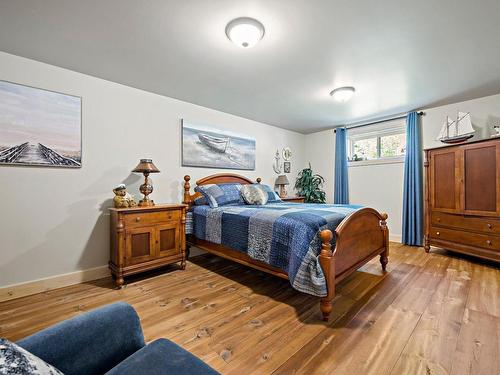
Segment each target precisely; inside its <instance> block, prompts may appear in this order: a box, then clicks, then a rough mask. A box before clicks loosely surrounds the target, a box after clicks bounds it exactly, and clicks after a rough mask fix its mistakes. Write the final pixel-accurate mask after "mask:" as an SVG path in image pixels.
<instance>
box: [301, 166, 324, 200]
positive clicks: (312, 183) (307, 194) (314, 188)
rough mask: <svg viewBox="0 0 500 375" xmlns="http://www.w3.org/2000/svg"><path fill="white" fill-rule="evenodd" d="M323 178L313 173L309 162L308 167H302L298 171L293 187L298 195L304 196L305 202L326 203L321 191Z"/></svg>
mask: <svg viewBox="0 0 500 375" xmlns="http://www.w3.org/2000/svg"><path fill="white" fill-rule="evenodd" d="M324 182H325V179H324V178H323V177H322V176H321V175H319V174H314V173H313V171H312V168H311V163H309V168H304V169H303V170H302V171H300V172H299V176H298V177H297V181H295V189H297V192H298V194H299V195H300V196H302V197H304V202H305V203H326V194H325V192H324V191H323V189H322V187H323V183H324Z"/></svg>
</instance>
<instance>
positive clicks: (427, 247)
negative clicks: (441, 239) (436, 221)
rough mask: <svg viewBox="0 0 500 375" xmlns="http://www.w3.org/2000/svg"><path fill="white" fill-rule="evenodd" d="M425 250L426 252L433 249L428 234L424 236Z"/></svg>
mask: <svg viewBox="0 0 500 375" xmlns="http://www.w3.org/2000/svg"><path fill="white" fill-rule="evenodd" d="M424 250H425V252H426V253H428V252H429V251H431V245H430V243H429V238H428V237H427V236H425V237H424Z"/></svg>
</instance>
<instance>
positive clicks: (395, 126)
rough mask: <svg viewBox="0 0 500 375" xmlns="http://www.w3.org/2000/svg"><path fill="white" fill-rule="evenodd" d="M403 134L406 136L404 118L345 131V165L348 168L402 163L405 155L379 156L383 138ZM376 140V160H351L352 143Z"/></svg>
mask: <svg viewBox="0 0 500 375" xmlns="http://www.w3.org/2000/svg"><path fill="white" fill-rule="evenodd" d="M397 134H404V135H405V136H406V121H405V119H404V118H401V119H393V120H387V121H382V122H380V123H377V124H373V125H366V126H363V127H360V128H355V129H352V130H349V129H348V130H347V160H348V162H347V164H348V166H349V167H357V166H363V165H377V164H393V163H404V159H405V154H406V148H405V154H404V155H399V156H381V153H382V141H381V139H382V138H383V137H385V136H390V135H397ZM373 138H376V140H377V158H375V159H369V160H357V161H355V160H351V158H352V155H353V154H354V143H355V142H356V141H360V140H364V139H373Z"/></svg>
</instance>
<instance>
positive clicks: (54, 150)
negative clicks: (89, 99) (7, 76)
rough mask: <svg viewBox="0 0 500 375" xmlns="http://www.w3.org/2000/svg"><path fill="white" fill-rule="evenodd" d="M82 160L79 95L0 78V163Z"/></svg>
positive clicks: (68, 163) (71, 163) (59, 163)
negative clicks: (0, 79)
mask: <svg viewBox="0 0 500 375" xmlns="http://www.w3.org/2000/svg"><path fill="white" fill-rule="evenodd" d="M81 163H82V134H81V98H79V97H76V96H72V95H66V94H61V93H57V92H53V91H48V90H43V89H38V88H34V87H29V86H24V85H20V84H16V83H11V82H6V81H0V165H1V164H3V165H6V164H9V165H32V166H47V167H69V168H79V167H81Z"/></svg>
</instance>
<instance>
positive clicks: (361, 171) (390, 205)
mask: <svg viewBox="0 0 500 375" xmlns="http://www.w3.org/2000/svg"><path fill="white" fill-rule="evenodd" d="M458 110H460V111H463V112H470V113H471V117H472V123H473V125H474V128H476V136H475V138H488V137H490V135H491V134H493V129H492V127H493V125H495V124H500V94H499V95H493V96H488V97H484V98H479V99H474V100H468V101H465V102H460V103H455V104H450V105H446V106H441V107H436V108H430V109H426V110H425V116H423V117H422V118H421V125H422V137H423V146H424V148H429V147H436V146H442V144H441V143H440V142H437V141H435V140H434V139H435V138H436V136H437V134H438V133H439V130H440V128H441V126H442V124H443V122H444V121H445V119H446V116H447V115H448V116H450V117H451V118H455V117H456V115H457V111H458ZM334 143H335V134H334V133H333V131H331V130H329V131H323V132H319V133H314V134H309V135H307V136H306V143H305V144H306V161H307V159H314V160H315V161H316V163H315V164H316V168H315V170H316V172H317V173H320V174H324V175H325V176H326V175H327V174H331V175H328V176H329V178H331V181H332V183H331V184H329V185H327V196H328V197H329V199H328V201H329V202H331V201H332V200H333V198H332V197H333V195H332V194H333V178H334V176H333V173H334V172H333V170H334V157H332V156H331V153H330V151H329V150H326V153H324V154H322V152H324V151H323V149H324V147H325V146H328V145H332V144H334ZM330 148H331V149H332V150H333V147H330ZM322 155H324V158H322ZM403 176H404V164H403V163H395V164H380V165H365V166H356V167H350V168H349V198H350V201H351V203H358V204H362V205H366V206H371V207H374V208H376V209H377V210H379V211H383V212H387V214H388V215H389V221H388V224H389V231H390V234H391V239H392V240H399V239H400V238H401V232H402V229H401V228H402V201H403Z"/></svg>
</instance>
